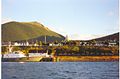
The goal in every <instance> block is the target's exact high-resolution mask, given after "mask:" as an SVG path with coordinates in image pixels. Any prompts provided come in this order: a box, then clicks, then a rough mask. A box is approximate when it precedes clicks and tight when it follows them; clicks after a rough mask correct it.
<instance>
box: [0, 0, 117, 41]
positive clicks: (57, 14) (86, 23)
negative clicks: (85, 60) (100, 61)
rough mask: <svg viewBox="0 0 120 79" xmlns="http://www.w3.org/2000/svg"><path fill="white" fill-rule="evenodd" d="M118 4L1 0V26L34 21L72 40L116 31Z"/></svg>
mask: <svg viewBox="0 0 120 79" xmlns="http://www.w3.org/2000/svg"><path fill="white" fill-rule="evenodd" d="M118 5H119V2H118V0H2V23H5V22H9V21H18V22H31V21H37V22H40V23H42V24H43V25H45V26H46V27H48V28H50V29H51V30H53V31H55V32H57V33H60V34H62V35H64V36H66V35H68V37H69V39H73V40H88V39H92V38H97V37H101V36H105V35H109V34H112V33H116V32H118V31H119V17H118V12H119V10H118V8H119V6H118Z"/></svg>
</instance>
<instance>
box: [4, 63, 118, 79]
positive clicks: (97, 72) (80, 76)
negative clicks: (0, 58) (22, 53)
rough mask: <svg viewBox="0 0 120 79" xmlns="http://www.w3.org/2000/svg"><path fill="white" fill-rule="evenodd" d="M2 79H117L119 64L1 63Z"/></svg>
mask: <svg viewBox="0 0 120 79" xmlns="http://www.w3.org/2000/svg"><path fill="white" fill-rule="evenodd" d="M2 79H119V62H21V63H20V62H2Z"/></svg>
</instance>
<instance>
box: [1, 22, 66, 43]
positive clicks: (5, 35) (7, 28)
mask: <svg viewBox="0 0 120 79" xmlns="http://www.w3.org/2000/svg"><path fill="white" fill-rule="evenodd" d="M41 36H48V37H55V38H56V37H57V38H58V39H60V40H59V41H62V40H64V39H65V37H64V36H62V35H60V34H58V33H56V32H54V31H52V30H50V29H49V28H47V27H45V26H44V25H43V24H41V23H38V22H16V21H11V22H8V23H4V24H2V41H22V40H30V39H35V38H36V40H37V38H39V37H41ZM58 39H54V40H52V41H55V40H58ZM38 41H39V40H38ZM49 41H50V39H49ZM52 41H51V42H52Z"/></svg>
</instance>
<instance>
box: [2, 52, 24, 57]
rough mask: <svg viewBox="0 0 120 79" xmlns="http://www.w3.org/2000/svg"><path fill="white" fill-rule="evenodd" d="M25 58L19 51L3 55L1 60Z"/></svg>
mask: <svg viewBox="0 0 120 79" xmlns="http://www.w3.org/2000/svg"><path fill="white" fill-rule="evenodd" d="M22 57H26V56H25V54H24V53H23V52H21V51H14V52H12V53H8V54H4V55H3V58H22Z"/></svg>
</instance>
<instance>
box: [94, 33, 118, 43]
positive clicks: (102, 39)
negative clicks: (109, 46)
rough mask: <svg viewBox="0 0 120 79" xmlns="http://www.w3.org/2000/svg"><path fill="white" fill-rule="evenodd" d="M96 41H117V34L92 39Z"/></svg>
mask: <svg viewBox="0 0 120 79" xmlns="http://www.w3.org/2000/svg"><path fill="white" fill-rule="evenodd" d="M94 40H96V41H105V40H117V41H119V32H118V33H114V34H111V35H107V36H104V37H100V38H96V39H94Z"/></svg>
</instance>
